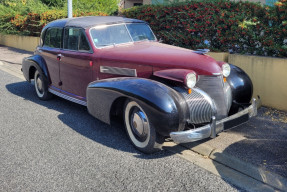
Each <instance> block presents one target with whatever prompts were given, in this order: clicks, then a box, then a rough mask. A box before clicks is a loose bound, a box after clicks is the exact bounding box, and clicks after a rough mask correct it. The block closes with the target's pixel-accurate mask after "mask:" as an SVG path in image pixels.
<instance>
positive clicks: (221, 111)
mask: <svg viewBox="0 0 287 192" xmlns="http://www.w3.org/2000/svg"><path fill="white" fill-rule="evenodd" d="M196 86H197V87H198V88H200V89H201V90H203V91H204V92H206V93H207V94H208V95H209V96H210V97H211V98H212V99H213V100H214V103H215V105H216V109H217V114H216V119H223V118H225V117H226V116H227V114H228V111H229V108H230V104H231V99H232V98H231V90H230V88H229V85H228V84H227V83H224V82H223V77H222V76H204V75H202V76H199V80H198V82H197V84H196Z"/></svg>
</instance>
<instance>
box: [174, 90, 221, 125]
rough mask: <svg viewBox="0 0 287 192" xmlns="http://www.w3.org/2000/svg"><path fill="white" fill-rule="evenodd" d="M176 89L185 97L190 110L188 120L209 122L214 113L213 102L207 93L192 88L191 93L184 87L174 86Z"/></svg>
mask: <svg viewBox="0 0 287 192" xmlns="http://www.w3.org/2000/svg"><path fill="white" fill-rule="evenodd" d="M174 89H175V90H176V91H178V92H179V93H181V94H182V96H183V97H184V98H185V100H186V102H187V104H188V107H189V112H190V122H191V123H193V124H198V123H206V122H210V119H211V117H212V115H213V114H214V113H215V111H214V110H216V109H215V107H214V104H213V102H212V100H211V98H207V97H208V95H204V93H203V92H202V91H200V90H199V89H192V92H191V94H188V93H187V90H186V89H183V88H179V87H176V88H174Z"/></svg>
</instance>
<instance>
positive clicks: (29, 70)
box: [22, 55, 50, 82]
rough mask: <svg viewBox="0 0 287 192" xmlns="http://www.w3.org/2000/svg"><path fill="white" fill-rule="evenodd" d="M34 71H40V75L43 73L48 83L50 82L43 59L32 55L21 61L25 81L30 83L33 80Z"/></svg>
mask: <svg viewBox="0 0 287 192" xmlns="http://www.w3.org/2000/svg"><path fill="white" fill-rule="evenodd" d="M36 69H37V70H38V71H40V73H43V74H44V76H45V77H46V78H47V80H48V82H50V78H49V73H48V69H47V65H46V62H45V60H44V59H43V57H41V56H40V55H33V56H30V57H26V58H24V59H23V61H22V71H23V75H24V77H25V79H26V80H27V81H29V82H30V81H31V79H33V78H34V73H35V70H36Z"/></svg>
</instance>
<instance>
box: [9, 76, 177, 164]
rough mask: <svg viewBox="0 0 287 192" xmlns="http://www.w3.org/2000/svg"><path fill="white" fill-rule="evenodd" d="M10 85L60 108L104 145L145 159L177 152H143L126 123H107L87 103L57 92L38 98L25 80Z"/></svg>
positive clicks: (71, 121) (72, 125) (63, 117)
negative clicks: (80, 103) (56, 94)
mask: <svg viewBox="0 0 287 192" xmlns="http://www.w3.org/2000/svg"><path fill="white" fill-rule="evenodd" d="M6 89H7V90H8V91H9V92H10V93H12V94H14V95H17V96H19V97H22V98H23V99H24V100H28V101H31V102H33V103H36V104H38V105H42V106H44V107H46V108H47V109H51V110H55V111H58V112H60V113H61V114H60V115H58V118H59V120H61V121H62V122H63V123H64V124H65V125H67V126H68V127H70V128H71V129H73V130H75V131H76V132H77V133H79V134H81V135H83V136H85V137H87V138H89V139H91V140H93V141H95V142H98V143H101V144H102V145H104V146H107V147H110V148H113V149H116V150H121V151H125V152H129V153H133V154H134V156H135V157H137V158H142V159H155V158H164V157H167V156H171V155H173V154H172V153H171V152H168V151H166V150H162V151H160V152H158V153H155V154H150V155H147V154H144V153H141V152H139V151H138V150H136V149H135V148H134V147H133V146H132V144H131V143H130V141H129V139H128V136H127V135H126V133H125V130H124V128H123V125H121V124H119V123H118V122H114V123H113V124H112V126H110V125H108V124H105V123H103V122H101V121H99V120H97V119H96V118H94V117H92V116H91V115H90V114H89V113H88V111H87V108H86V107H85V106H82V105H78V104H76V103H73V102H70V101H67V100H64V99H62V98H60V97H56V96H55V97H54V98H53V99H52V100H49V101H42V100H40V99H38V98H37V96H36V93H35V91H34V86H33V85H32V84H29V83H28V82H25V81H23V82H17V83H12V84H8V85H6Z"/></svg>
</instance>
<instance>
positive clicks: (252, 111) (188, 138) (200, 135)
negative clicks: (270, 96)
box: [170, 98, 259, 143]
mask: <svg viewBox="0 0 287 192" xmlns="http://www.w3.org/2000/svg"><path fill="white" fill-rule="evenodd" d="M258 107H259V102H258V101H257V100H256V99H255V98H253V99H252V103H251V105H250V106H249V107H248V108H246V109H244V110H242V111H240V112H238V113H236V114H234V115H231V116H229V117H226V118H224V119H222V120H220V121H217V122H216V120H215V118H212V120H211V122H210V124H207V125H205V126H202V127H199V128H196V129H191V130H187V131H178V132H171V133H170V137H171V138H172V139H173V141H174V142H175V143H188V142H193V141H198V140H201V139H205V138H208V137H211V138H214V137H215V136H216V134H217V133H219V132H221V131H223V130H224V124H223V123H225V122H228V121H231V120H234V119H236V118H239V117H241V116H243V115H246V114H248V115H249V118H251V117H254V116H256V115H257V108H258ZM236 126H237V125H235V126H234V127H236ZM214 130H215V131H214Z"/></svg>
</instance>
